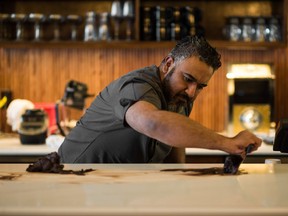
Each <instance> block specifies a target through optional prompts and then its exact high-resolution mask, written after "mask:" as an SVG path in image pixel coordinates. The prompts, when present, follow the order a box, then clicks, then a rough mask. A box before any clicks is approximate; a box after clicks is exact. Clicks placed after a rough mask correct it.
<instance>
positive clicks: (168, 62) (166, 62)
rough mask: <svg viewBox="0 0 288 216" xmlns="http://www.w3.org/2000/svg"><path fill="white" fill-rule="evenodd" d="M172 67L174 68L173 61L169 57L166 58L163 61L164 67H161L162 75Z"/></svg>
mask: <svg viewBox="0 0 288 216" xmlns="http://www.w3.org/2000/svg"><path fill="white" fill-rule="evenodd" d="M173 66H174V59H173V58H172V57H171V56H166V57H165V59H164V67H163V72H164V74H166V73H168V72H169V71H170V70H171V68H172V67H173Z"/></svg>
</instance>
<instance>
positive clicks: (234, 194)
mask: <svg viewBox="0 0 288 216" xmlns="http://www.w3.org/2000/svg"><path fill="white" fill-rule="evenodd" d="M27 167H28V164H0V194H1V196H0V215H2V216H4V215H9V216H11V215H23V216H24V215H25V216H27V215H29V216H34V215H38V216H41V215H53V216H58V215H59V216H62V215H70V216H74V215H77V216H78V215H81V216H86V215H89V216H90V215H126V216H130V215H133V216H135V215H136V216H137V215H149V216H151V215H161V216H162V215H163V216H164V215H165V216H170V215H173V216H174V215H177V216H181V215H185V216H187V215H197V216H199V215H201V216H205V215H207V216H208V215H211V216H216V215H217V216H218V215H219V216H220V215H222V216H223V215H224V216H225V215H227V216H228V215H237V216H240V215H251V216H252V215H253V216H255V215H264V216H265V215H273V216H277V215H288V199H287V196H288V187H287V182H288V166H287V165H284V164H275V165H273V164H242V165H241V167H240V169H241V170H242V171H243V172H244V171H245V172H247V174H240V175H219V174H210V175H197V174H199V173H200V174H201V173H202V174H203V171H205V169H206V170H209V169H211V168H213V167H214V168H215V169H221V168H222V167H223V164H175V165H172V164H129V165H123V164H117V165H116V164H115V165H112V164H106V165H105V164H74V165H65V167H64V168H65V169H73V170H79V169H87V168H93V169H95V171H92V172H89V173H87V174H86V175H85V176H77V175H60V174H46V173H28V172H26V171H25V170H26V168H27ZM164 169H166V171H163V170H164ZM167 169H170V171H167ZM171 169H179V170H178V171H172V170H171ZM192 169H194V171H192ZM5 179H6V180H5ZM9 179H10V180H9Z"/></svg>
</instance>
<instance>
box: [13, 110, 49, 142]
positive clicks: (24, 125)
mask: <svg viewBox="0 0 288 216" xmlns="http://www.w3.org/2000/svg"><path fill="white" fill-rule="evenodd" d="M47 130H48V119H47V115H46V113H45V112H44V111H43V110H41V109H28V110H26V111H25V113H24V114H23V115H22V116H21V124H20V128H19V130H18V133H19V135H20V141H21V143H22V144H43V143H45V139H46V137H47Z"/></svg>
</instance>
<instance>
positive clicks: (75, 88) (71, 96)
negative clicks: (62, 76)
mask: <svg viewBox="0 0 288 216" xmlns="http://www.w3.org/2000/svg"><path fill="white" fill-rule="evenodd" d="M87 92H88V87H87V85H86V84H84V83H81V82H78V81H75V80H70V81H69V82H68V83H67V84H66V86H65V91H64V96H63V98H62V99H61V101H60V102H58V103H56V107H55V110H56V123H57V127H58V129H59V131H60V133H61V135H63V136H66V133H67V132H65V129H64V127H65V126H64V127H63V125H61V120H60V119H61V114H60V110H62V118H63V119H64V121H65V120H66V119H65V118H66V111H65V107H71V108H74V109H78V110H83V109H84V107H85V99H86V98H87V97H93V96H94V95H91V94H88V93H87Z"/></svg>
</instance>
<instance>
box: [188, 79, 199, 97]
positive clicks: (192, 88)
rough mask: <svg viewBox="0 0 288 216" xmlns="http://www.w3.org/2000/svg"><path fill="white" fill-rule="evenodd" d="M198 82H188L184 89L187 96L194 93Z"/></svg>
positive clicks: (191, 95) (192, 95)
mask: <svg viewBox="0 0 288 216" xmlns="http://www.w3.org/2000/svg"><path fill="white" fill-rule="evenodd" d="M197 86H198V84H197V83H196V82H192V83H189V84H188V86H187V89H186V90H185V92H186V94H187V95H188V96H189V98H193V97H194V96H195V94H196V91H197Z"/></svg>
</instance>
